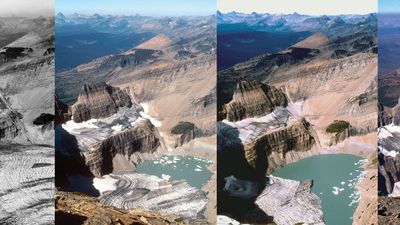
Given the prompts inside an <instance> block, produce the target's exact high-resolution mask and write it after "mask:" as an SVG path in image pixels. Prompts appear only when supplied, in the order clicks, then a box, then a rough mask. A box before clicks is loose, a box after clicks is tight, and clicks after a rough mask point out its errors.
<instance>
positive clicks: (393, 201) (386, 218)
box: [378, 196, 400, 225]
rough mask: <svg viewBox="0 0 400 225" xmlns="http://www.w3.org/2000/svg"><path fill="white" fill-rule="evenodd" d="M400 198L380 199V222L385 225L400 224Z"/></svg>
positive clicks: (381, 197) (382, 197)
mask: <svg viewBox="0 0 400 225" xmlns="http://www.w3.org/2000/svg"><path fill="white" fill-rule="evenodd" d="M399 215H400V198H390V197H384V196H380V197H379V206H378V222H379V224H384V225H398V224H400V218H399Z"/></svg>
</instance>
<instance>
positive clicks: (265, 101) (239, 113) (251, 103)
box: [224, 80, 287, 121]
mask: <svg viewBox="0 0 400 225" xmlns="http://www.w3.org/2000/svg"><path fill="white" fill-rule="evenodd" d="M286 105H287V99H286V96H285V94H284V93H283V92H282V91H281V90H280V89H277V88H275V87H273V86H269V85H267V84H263V83H261V82H259V81H256V80H254V81H245V80H243V81H240V82H239V83H237V86H236V90H235V92H234V94H233V97H232V100H231V101H230V102H229V103H228V104H226V105H224V114H226V119H227V120H229V121H238V120H242V119H245V118H249V117H257V116H263V115H265V114H268V113H270V112H272V111H273V110H274V108H275V107H276V106H283V107H285V106H286Z"/></svg>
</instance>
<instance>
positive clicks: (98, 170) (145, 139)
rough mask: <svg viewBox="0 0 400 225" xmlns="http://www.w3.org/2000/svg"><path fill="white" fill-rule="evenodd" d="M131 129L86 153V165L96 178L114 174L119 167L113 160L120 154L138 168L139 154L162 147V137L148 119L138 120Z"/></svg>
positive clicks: (102, 142)
mask: <svg viewBox="0 0 400 225" xmlns="http://www.w3.org/2000/svg"><path fill="white" fill-rule="evenodd" d="M138 120H140V121H137V122H136V124H135V126H134V127H133V128H131V129H126V130H124V131H121V132H118V133H116V134H114V135H111V136H110V137H108V138H106V139H105V140H103V141H101V142H100V143H98V144H97V145H96V146H95V147H94V148H93V150H92V151H89V152H85V154H84V155H85V161H86V165H87V166H88V167H89V169H90V171H91V172H92V173H93V175H95V176H103V175H105V174H109V173H111V172H113V169H114V168H115V167H116V166H117V165H114V163H113V159H114V157H115V156H116V155H117V154H119V155H122V156H124V157H125V159H127V161H129V162H131V163H133V165H134V166H136V165H137V164H138V163H139V162H140V161H138V160H140V157H139V156H138V153H153V152H155V151H156V150H157V148H158V147H160V145H161V144H160V140H161V137H160V136H159V133H158V131H157V129H156V128H155V127H154V126H153V125H152V124H151V122H150V121H149V120H147V119H138Z"/></svg>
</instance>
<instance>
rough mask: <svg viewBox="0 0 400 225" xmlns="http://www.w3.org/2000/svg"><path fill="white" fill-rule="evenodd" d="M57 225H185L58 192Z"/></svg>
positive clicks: (147, 213) (180, 221)
mask: <svg viewBox="0 0 400 225" xmlns="http://www.w3.org/2000/svg"><path fill="white" fill-rule="evenodd" d="M55 197H56V212H55V215H56V224H60V225H63V224H76V225H78V224H85V225H100V224H101V225H111V224H120V225H139V224H143V225H145V224H146V225H150V224H154V225H164V224H171V225H172V224H174V225H181V224H182V225H183V224H185V223H184V222H182V219H180V218H179V217H176V216H172V215H163V214H160V213H156V212H151V211H146V210H143V209H130V210H123V209H117V208H115V207H110V206H106V205H103V204H101V203H100V202H99V201H98V200H97V199H95V198H93V197H89V196H86V195H83V194H77V193H67V192H56V196H55Z"/></svg>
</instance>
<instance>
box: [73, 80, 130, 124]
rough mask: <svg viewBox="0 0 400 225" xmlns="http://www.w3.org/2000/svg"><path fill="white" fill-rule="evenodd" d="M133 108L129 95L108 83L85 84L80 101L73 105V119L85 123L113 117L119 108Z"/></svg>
mask: <svg viewBox="0 0 400 225" xmlns="http://www.w3.org/2000/svg"><path fill="white" fill-rule="evenodd" d="M124 106H126V107H128V108H129V107H131V106H132V103H131V100H130V98H129V95H128V94H126V93H125V92H123V91H121V90H120V89H119V88H115V87H112V86H109V85H107V84H106V83H98V84H84V85H83V87H82V90H81V93H80V94H79V96H78V101H77V102H76V103H75V104H74V105H72V107H71V114H72V119H73V120H74V121H75V122H77V123H80V122H83V121H87V120H90V119H92V118H103V117H108V116H111V115H112V114H115V113H116V112H117V111H118V108H119V107H124Z"/></svg>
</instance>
